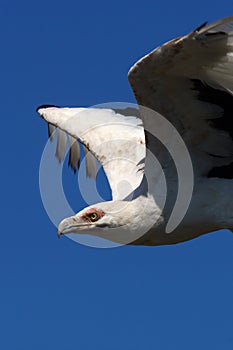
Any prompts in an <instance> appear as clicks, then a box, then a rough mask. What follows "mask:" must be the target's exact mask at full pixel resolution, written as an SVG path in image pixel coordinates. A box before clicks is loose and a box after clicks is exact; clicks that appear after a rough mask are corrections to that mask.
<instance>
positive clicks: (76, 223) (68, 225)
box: [57, 216, 91, 238]
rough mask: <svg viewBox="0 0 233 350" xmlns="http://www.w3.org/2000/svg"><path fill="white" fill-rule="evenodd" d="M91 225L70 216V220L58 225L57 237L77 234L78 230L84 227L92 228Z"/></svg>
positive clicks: (67, 219)
mask: <svg viewBox="0 0 233 350" xmlns="http://www.w3.org/2000/svg"><path fill="white" fill-rule="evenodd" d="M90 225H91V223H86V222H83V221H82V220H81V219H79V218H78V217H74V216H70V217H69V218H66V219H64V220H62V221H61V222H60V224H59V225H58V231H57V236H58V238H60V237H61V235H65V234H67V233H75V232H76V231H77V230H78V229H81V228H82V227H85V228H86V227H87V226H89V227H90ZM80 233H81V232H80Z"/></svg>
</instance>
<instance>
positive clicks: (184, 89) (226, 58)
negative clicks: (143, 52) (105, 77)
mask: <svg viewBox="0 0 233 350" xmlns="http://www.w3.org/2000/svg"><path fill="white" fill-rule="evenodd" d="M129 81H130V84H131V86H132V89H133V91H134V93H135V96H136V99H137V101H138V103H139V105H142V106H146V107H149V108H151V109H153V110H155V111H157V112H159V113H160V114H161V115H162V116H164V117H165V118H167V120H168V121H170V122H171V123H172V124H173V125H174V127H175V128H176V129H177V130H178V132H179V133H180V135H181V136H182V138H183V140H184V141H185V143H186V145H187V147H188V149H189V152H190V154H191V157H192V160H193V163H194V172H195V174H196V175H198V176H207V177H219V178H228V179H229V178H231V179H232V178H233V17H228V18H225V19H223V20H220V21H218V22H215V23H213V24H210V25H209V26H206V24H203V25H202V26H200V27H199V28H197V29H196V30H194V31H193V32H191V33H190V34H189V35H186V36H184V37H181V38H178V39H175V40H172V41H170V42H168V43H166V44H164V45H162V46H161V47H159V48H157V49H156V50H154V51H153V52H151V53H150V54H148V55H147V56H145V57H143V58H142V59H141V60H139V61H138V62H137V63H136V64H135V65H134V66H133V67H132V68H131V70H130V72H129ZM142 114H143V113H142ZM142 117H143V115H142ZM143 123H144V124H145V128H146V129H147V130H148V125H147V123H148V122H147V118H145V117H144V118H143ZM147 146H148V148H150V142H149V143H148V145H147ZM152 147H153V145H152ZM153 152H154V153H156V150H153Z"/></svg>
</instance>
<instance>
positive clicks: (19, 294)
mask: <svg viewBox="0 0 233 350" xmlns="http://www.w3.org/2000/svg"><path fill="white" fill-rule="evenodd" d="M231 14H233V9H232V4H230V2H223V3H221V4H220V3H219V2H216V4H215V2H213V1H210V0H207V1H204V2H203V1H200V0H197V1H196V2H195V4H194V3H190V2H188V1H186V2H184V1H176V2H172V1H166V0H165V1H161V2H158V1H155V0H154V1H143V2H136V1H127V2H126V1H121V0H119V1H118V2H113V3H110V2H107V1H101V0H100V1H98V2H94V1H92V2H90V1H86V2H82V3H81V2H78V1H69V0H67V1H65V2H57V1H56V2H55V1H48V2H47V1H44V0H41V1H40V2H29V1H20V2H16V1H8V2H7V1H6V0H3V1H2V2H1V4H0V29H1V135H2V136H1V143H2V145H1V150H2V169H1V187H2V188H1V198H2V206H1V245H0V270H1V271H0V281H1V283H0V293H1V298H0V310H1V311H0V329H1V337H0V347H1V348H2V349H3V348H4V349H10V350H11V349H12V350H13V349H17V350H27V349H34V350H37V349H41V348H44V349H56V350H61V349H67V350H73V349H79V348H80V349H85V350H86V349H87V350H89V349H102V350H105V349H106V350H107V349H108V350H109V349H110V350H111V349H113V350H115V349H127V350H131V349H134V350H135V349H160V350H167V349H179V350H180V349H189V350H192V349H195V350H196V349H197V348H200V349H207V348H208V349H212V350H215V349H216V350H217V349H232V348H233V301H232V295H233V273H232V271H233V257H232V244H233V236H232V234H231V233H229V232H228V231H221V232H218V233H213V234H210V235H207V236H203V237H201V238H199V239H196V240H193V241H190V242H187V243H184V244H180V245H176V246H171V247H151V248H149V247H120V248H115V249H105V250H103V249H94V248H89V247H85V246H82V245H79V244H77V243H74V242H73V241H71V240H69V239H67V238H63V239H60V240H58V239H57V237H56V228H55V227H54V226H53V224H52V223H51V222H50V220H49V218H48V217H47V214H46V212H45V210H44V208H43V205H42V202H41V198H40V192H39V180H38V177H39V163H40V157H41V154H42V151H43V148H44V145H45V142H46V137H47V128H46V125H45V123H44V122H43V121H42V120H41V119H40V118H39V117H38V116H37V114H36V112H35V109H36V107H37V106H38V105H40V104H42V103H53V104H56V105H60V106H90V105H94V104H97V103H103V102H109V101H124V102H125V101H126V102H134V97H133V94H132V92H131V90H130V87H129V84H128V82H127V71H128V69H129V67H130V66H131V65H132V64H133V63H134V62H135V61H136V60H137V59H138V58H140V57H141V56H143V55H144V54H145V53H147V52H149V51H150V50H151V49H153V48H154V47H156V46H158V45H159V44H161V43H163V42H164V41H167V40H170V39H172V38H174V37H176V36H179V35H183V34H186V33H187V32H189V31H190V30H192V29H193V28H194V27H196V26H198V25H200V24H201V23H202V22H204V21H206V20H209V21H213V20H216V19H218V18H221V17H224V16H227V15H231ZM64 176H65V177H67V178H69V179H70V182H69V184H68V186H67V189H66V191H67V195H68V196H70V201H71V203H72V205H74V207H75V209H77V210H79V209H81V208H82V207H83V206H84V204H83V202H82V201H81V198H80V197H79V195H78V190H77V189H76V180H75V178H74V177H73V178H72V176H71V174H69V173H67V174H65V175H64ZM71 179H72V180H71ZM101 181H104V179H102V180H101ZM66 182H68V181H66ZM104 183H105V185H104V191H105V196H106V198H107V197H108V196H109V190H108V187H107V184H106V181H104ZM210 204H211V203H210ZM223 210H224V208H223Z"/></svg>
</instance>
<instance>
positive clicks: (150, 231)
mask: <svg viewBox="0 0 233 350" xmlns="http://www.w3.org/2000/svg"><path fill="white" fill-rule="evenodd" d="M128 78H129V82H130V84H131V87H132V89H133V92H134V94H135V97H136V100H137V102H138V108H114V109H109V108H106V109H105V108H59V107H56V106H52V105H42V106H40V107H38V109H37V111H38V113H39V115H40V116H41V117H42V118H43V119H44V120H45V121H46V122H47V123H48V128H49V136H50V138H51V139H52V138H53V137H54V132H55V129H57V130H58V138H57V150H56V155H57V157H58V158H59V160H60V161H62V160H63V158H64V154H65V150H66V142H67V139H69V142H70V144H69V149H70V155H69V165H70V166H71V167H72V168H73V170H74V171H76V169H78V168H79V163H80V148H79V143H78V142H77V141H79V142H80V143H81V144H82V145H83V146H84V150H85V155H86V166H87V175H88V176H92V177H95V176H96V165H95V160H94V157H95V158H96V159H97V160H98V161H99V163H100V164H101V166H102V167H103V169H104V171H105V174H106V176H107V178H108V181H109V184H110V188H111V191H112V200H111V201H106V202H102V203H97V204H93V205H91V206H89V207H87V208H84V209H83V210H82V211H80V212H79V213H77V214H76V215H73V216H71V217H68V218H65V219H64V220H62V221H61V223H60V224H59V226H58V235H59V236H60V235H65V234H69V233H76V234H89V235H95V236H99V237H102V238H105V239H107V240H110V241H113V242H118V243H122V244H133V245H167V244H175V243H179V242H184V241H187V240H190V239H193V238H195V237H198V236H200V235H202V234H205V233H208V232H211V231H216V230H220V229H223V228H224V229H229V230H232V231H233V200H232V197H233V16H232V17H228V18H225V19H222V20H219V21H217V22H215V23H212V24H210V25H207V23H204V24H203V25H201V26H199V27H198V28H196V29H195V30H193V31H192V32H191V33H190V34H188V35H186V36H183V37H180V38H177V39H174V40H171V41H169V42H168V43H165V44H164V45H162V46H160V47H158V48H156V49H155V50H154V51H152V52H151V53H149V54H148V55H146V56H145V57H143V58H142V59H140V60H139V61H138V62H137V63H136V64H135V65H133V67H132V68H131V69H130V71H129V75H128ZM67 135H68V138H67Z"/></svg>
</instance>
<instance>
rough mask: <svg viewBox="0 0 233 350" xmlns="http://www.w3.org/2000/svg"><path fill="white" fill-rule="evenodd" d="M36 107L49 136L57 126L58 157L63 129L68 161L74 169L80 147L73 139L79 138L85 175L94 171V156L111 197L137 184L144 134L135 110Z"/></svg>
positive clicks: (120, 195) (62, 150) (124, 194)
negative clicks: (101, 168) (67, 146)
mask: <svg viewBox="0 0 233 350" xmlns="http://www.w3.org/2000/svg"><path fill="white" fill-rule="evenodd" d="M37 111H38V113H39V114H40V116H41V117H42V118H43V119H45V120H46V121H47V122H48V125H49V135H50V138H53V135H54V130H55V128H58V142H57V150H56V155H57V157H58V159H59V160H60V161H62V160H63V158H64V155H65V152H66V143H67V135H66V133H67V134H68V135H69V140H70V157H69V164H70V165H71V166H72V168H73V169H74V170H75V169H76V168H78V166H79V162H80V150H79V145H78V143H77V140H78V141H80V142H81V143H82V144H83V145H84V147H85V149H84V153H85V158H86V161H87V175H89V176H92V177H95V175H96V168H95V159H94V160H93V156H94V157H95V158H96V159H97V160H98V161H99V162H100V164H101V166H102V167H103V169H104V171H105V173H106V176H107V178H108V181H109V184H110V187H111V190H112V197H113V199H114V200H116V199H124V198H125V197H127V196H128V195H129V194H130V193H131V192H132V191H134V190H135V189H136V188H137V187H138V186H139V185H140V183H141V181H142V177H143V160H144V159H145V136H144V129H143V126H142V121H141V119H139V118H137V117H135V114H136V113H137V114H138V111H137V110H133V109H125V110H121V111H120V112H121V114H120V113H119V111H114V110H112V109H102V108H58V107H54V106H47V105H44V106H41V107H38V109H37ZM123 113H125V115H123ZM89 151H90V152H89ZM92 155H93V156H92Z"/></svg>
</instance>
